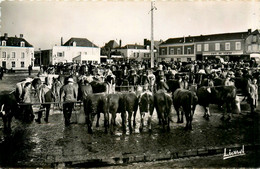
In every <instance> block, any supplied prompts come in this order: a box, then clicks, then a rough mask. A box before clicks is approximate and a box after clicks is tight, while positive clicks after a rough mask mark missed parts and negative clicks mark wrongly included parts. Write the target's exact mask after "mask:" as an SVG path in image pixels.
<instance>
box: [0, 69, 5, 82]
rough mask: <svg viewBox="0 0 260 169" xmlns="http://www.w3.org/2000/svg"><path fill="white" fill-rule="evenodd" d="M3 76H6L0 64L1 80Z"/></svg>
mask: <svg viewBox="0 0 260 169" xmlns="http://www.w3.org/2000/svg"><path fill="white" fill-rule="evenodd" d="M3 76H4V68H2V67H1V66H0V80H2V78H3Z"/></svg>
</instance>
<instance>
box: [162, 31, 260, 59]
mask: <svg viewBox="0 0 260 169" xmlns="http://www.w3.org/2000/svg"><path fill="white" fill-rule="evenodd" d="M259 44H260V40H259V31H258V30H256V31H254V32H251V29H249V30H248V31H246V32H235V33H222V34H212V35H200V36H188V37H181V38H170V39H168V40H166V41H165V42H163V43H162V44H161V45H160V47H159V59H158V60H159V61H162V60H168V61H170V60H176V61H191V60H204V59H210V58H218V57H219V58H220V57H221V58H223V59H225V60H226V61H232V60H233V61H238V60H240V59H241V58H244V57H247V56H249V55H250V54H251V53H259V48H260V47H259Z"/></svg>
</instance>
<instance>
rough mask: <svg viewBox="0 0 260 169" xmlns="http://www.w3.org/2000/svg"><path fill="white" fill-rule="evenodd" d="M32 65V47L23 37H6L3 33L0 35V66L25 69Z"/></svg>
mask: <svg viewBox="0 0 260 169" xmlns="http://www.w3.org/2000/svg"><path fill="white" fill-rule="evenodd" d="M29 65H31V66H34V48H33V46H32V45H31V44H30V43H28V42H27V41H26V40H25V39H24V38H23V34H20V37H16V36H15V37H8V34H7V33H5V34H4V36H1V37H0V66H2V67H4V68H6V69H12V70H27V69H28V66H29Z"/></svg>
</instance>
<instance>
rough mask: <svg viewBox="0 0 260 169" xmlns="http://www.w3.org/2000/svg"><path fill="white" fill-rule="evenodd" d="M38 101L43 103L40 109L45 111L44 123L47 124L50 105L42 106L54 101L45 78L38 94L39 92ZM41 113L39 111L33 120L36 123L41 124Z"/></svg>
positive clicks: (47, 79)
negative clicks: (36, 117)
mask: <svg viewBox="0 0 260 169" xmlns="http://www.w3.org/2000/svg"><path fill="white" fill-rule="evenodd" d="M39 93H40V94H39V99H40V102H41V103H43V104H42V107H41V108H43V109H45V111H46V112H45V113H46V114H45V118H44V121H45V122H46V123H48V118H49V114H50V109H51V104H44V103H46V102H52V101H53V100H54V99H55V96H54V94H53V92H52V90H51V85H50V83H49V78H48V77H46V78H45V83H44V84H42V86H41V87H40V92H39ZM42 112H43V111H41V110H40V111H39V112H38V119H35V121H36V122H38V123H41V118H42Z"/></svg>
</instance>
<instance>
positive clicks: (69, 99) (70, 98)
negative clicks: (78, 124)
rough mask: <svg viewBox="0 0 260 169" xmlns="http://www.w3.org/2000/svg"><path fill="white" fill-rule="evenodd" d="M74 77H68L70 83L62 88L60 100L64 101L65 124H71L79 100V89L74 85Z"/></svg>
mask: <svg viewBox="0 0 260 169" xmlns="http://www.w3.org/2000/svg"><path fill="white" fill-rule="evenodd" d="M73 83H74V80H73V78H69V79H68V83H67V84H66V85H64V86H63V87H62V88H61V95H60V100H61V102H64V103H63V115H64V119H65V126H69V125H70V117H71V114H72V110H73V107H74V103H75V102H76V101H77V96H78V91H77V90H76V88H75V87H74V84H73Z"/></svg>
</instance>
